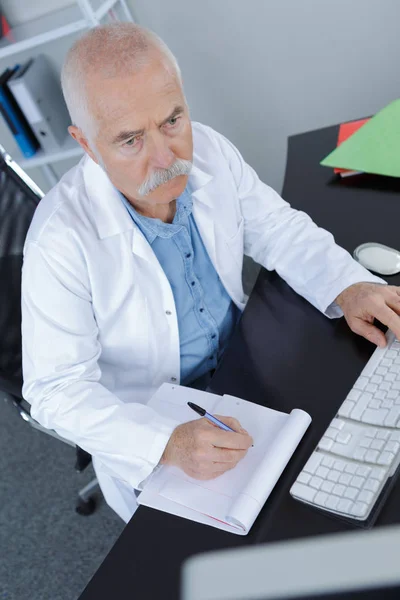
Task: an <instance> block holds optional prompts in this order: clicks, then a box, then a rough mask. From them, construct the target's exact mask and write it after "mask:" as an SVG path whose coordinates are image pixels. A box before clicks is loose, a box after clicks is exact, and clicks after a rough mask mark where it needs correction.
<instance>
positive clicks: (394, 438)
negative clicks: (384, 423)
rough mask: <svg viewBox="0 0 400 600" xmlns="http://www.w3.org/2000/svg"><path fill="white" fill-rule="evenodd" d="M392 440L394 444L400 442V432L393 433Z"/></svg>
mask: <svg viewBox="0 0 400 600" xmlns="http://www.w3.org/2000/svg"><path fill="white" fill-rule="evenodd" d="M388 437H389V433H388ZM386 439H387V438H386ZM390 440H391V441H392V442H400V431H392V433H391V434H390Z"/></svg>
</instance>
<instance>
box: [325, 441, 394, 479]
mask: <svg viewBox="0 0 400 600" xmlns="http://www.w3.org/2000/svg"><path fill="white" fill-rule="evenodd" d="M382 443H384V442H382ZM328 473H329V469H328V468H327V467H318V469H317V470H316V472H315V475H316V476H317V477H322V479H326V476H327V475H328Z"/></svg>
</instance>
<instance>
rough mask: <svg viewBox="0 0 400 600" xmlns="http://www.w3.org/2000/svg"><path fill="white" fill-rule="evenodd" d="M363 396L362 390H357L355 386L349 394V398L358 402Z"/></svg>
mask: <svg viewBox="0 0 400 600" xmlns="http://www.w3.org/2000/svg"><path fill="white" fill-rule="evenodd" d="M360 396H361V391H360V390H355V389H354V388H353V389H352V390H351V391H350V392H349V393H348V394H347V400H353V402H357V400H358V399H359V397H360Z"/></svg>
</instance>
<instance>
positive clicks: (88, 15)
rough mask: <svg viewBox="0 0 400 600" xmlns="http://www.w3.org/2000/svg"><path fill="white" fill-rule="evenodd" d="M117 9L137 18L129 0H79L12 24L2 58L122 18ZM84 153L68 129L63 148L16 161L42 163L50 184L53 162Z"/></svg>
mask: <svg viewBox="0 0 400 600" xmlns="http://www.w3.org/2000/svg"><path fill="white" fill-rule="evenodd" d="M117 9H119V11H120V12H121V14H122V17H123V19H122V20H126V21H133V18H132V15H131V13H130V11H129V8H128V6H127V4H126V1H125V0H98V1H97V6H96V2H95V0H75V4H73V5H71V6H67V7H65V8H63V9H60V10H56V11H52V12H51V13H49V14H47V15H44V16H42V17H40V18H39V19H35V20H34V21H30V22H28V23H23V24H21V25H18V26H17V27H14V28H12V29H11V30H10V33H9V34H8V36H7V38H3V39H1V40H0V60H1V59H2V58H5V57H7V56H13V55H14V54H18V53H19V52H23V51H25V50H29V49H31V48H36V47H38V46H40V45H41V44H45V43H47V42H51V41H54V40H57V39H59V38H62V37H65V36H68V35H71V34H73V33H77V32H79V31H84V30H86V29H90V28H91V27H96V25H100V24H101V23H102V21H103V19H104V18H106V17H107V15H108V16H109V17H110V18H111V19H113V20H118V18H117V16H116V11H117ZM82 154H83V150H82V149H81V147H80V146H79V144H77V143H76V142H75V141H74V140H73V139H72V138H71V137H70V136H69V134H68V133H66V137H65V142H64V144H63V145H62V147H61V148H60V149H59V150H57V151H54V152H51V153H48V152H44V151H43V150H39V151H38V152H36V154H35V155H34V156H32V157H31V158H27V159H25V158H23V159H21V160H17V161H16V162H18V163H19V165H20V166H21V167H22V168H23V169H31V168H34V167H41V169H42V171H43V173H44V175H45V176H46V179H47V180H48V182H49V183H50V185H54V184H55V183H57V181H58V178H57V176H56V174H55V172H54V170H53V169H52V167H51V164H52V163H55V162H57V161H60V160H65V159H67V158H73V157H75V156H76V157H78V156H80V155H82Z"/></svg>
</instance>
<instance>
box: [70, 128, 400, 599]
mask: <svg viewBox="0 0 400 600" xmlns="http://www.w3.org/2000/svg"><path fill="white" fill-rule="evenodd" d="M337 133H338V128H337V127H329V128H326V129H322V130H319V131H314V132H310V133H306V134H302V135H297V136H293V137H291V138H290V140H289V150H288V164H287V170H286V180H285V186H284V192H283V197H284V198H285V199H286V200H288V201H289V202H290V203H291V204H292V206H293V207H294V208H298V209H301V210H304V211H305V212H307V213H308V214H309V215H310V216H311V217H312V218H313V219H314V220H315V221H316V223H317V224H318V225H320V226H322V227H325V228H327V229H329V230H330V231H331V232H332V233H333V234H334V236H335V238H336V241H337V242H338V243H339V244H340V245H342V246H344V247H345V248H346V249H347V250H349V251H353V249H354V248H355V247H356V246H357V245H358V244H361V243H363V242H368V241H378V242H381V243H383V244H386V245H388V246H394V247H399V248H400V235H399V226H398V223H399V220H400V196H399V192H400V181H399V180H397V179H391V178H379V177H374V176H367V175H362V176H357V177H353V178H349V179H345V180H340V179H339V178H337V177H334V176H333V174H332V171H331V170H330V169H328V168H326V167H321V166H320V165H319V161H320V160H321V159H322V158H323V157H324V156H326V154H327V153H328V152H329V151H330V150H331V149H332V148H333V147H334V146H335V144H336V139H337ZM387 281H389V282H390V283H393V284H395V285H399V284H400V276H394V277H391V278H387ZM373 350H374V346H373V345H372V344H370V343H369V342H367V341H366V340H365V339H363V338H361V337H359V336H357V335H355V334H353V333H352V332H351V331H350V330H349V328H348V327H347V325H346V323H345V321H344V319H339V320H337V319H335V320H331V319H328V318H326V317H325V316H324V315H322V314H321V313H320V312H319V311H318V310H316V309H315V308H314V307H313V306H312V305H311V304H309V303H308V302H307V301H306V300H305V299H303V298H302V297H300V296H298V295H297V294H296V293H295V292H294V291H293V290H292V289H291V288H290V287H289V286H288V285H287V284H286V283H285V282H284V281H283V280H282V279H281V278H280V277H279V276H278V275H277V274H276V273H275V272H273V273H268V272H267V271H266V270H265V269H263V270H262V271H261V273H260V275H259V277H258V280H257V283H256V286H255V288H254V290H253V292H252V294H251V297H250V300H249V302H248V304H247V307H246V309H245V312H244V314H243V317H242V319H241V321H240V323H239V326H238V328H237V331H236V333H235V335H234V337H233V339H232V342H231V344H230V346H229V348H228V349H227V351H226V352H225V355H224V357H223V359H222V361H221V364H220V365H219V367H218V369H217V371H216V373H215V375H214V377H213V379H212V382H211V386H210V389H211V391H214V392H216V393H218V394H225V393H228V394H232V395H236V396H240V397H242V398H245V399H246V400H250V401H252V402H256V403H259V404H262V405H266V406H269V407H271V408H274V409H278V410H282V411H286V412H288V411H290V410H292V409H293V408H302V409H304V410H306V411H307V412H309V413H310V415H311V416H312V419H313V421H312V424H311V425H310V427H309V429H308V431H307V432H306V434H305V436H304V438H303V440H302V441H301V443H300V445H299V447H298V448H297V450H296V452H295V453H294V455H293V457H292V458H291V460H290V462H289V464H288V466H287V467H286V469H285V471H284V473H283V475H282V476H281V478H280V480H279V481H278V483H277V485H276V486H275V488H274V490H273V492H272V494H271V495H270V497H269V498H268V500H267V502H266V504H265V506H264V507H263V509H262V511H261V513H260V515H259V516H258V518H257V519H256V521H255V523H254V525H253V527H252V529H251V531H250V533H249V534H248V535H247V536H243V537H242V536H238V535H234V534H232V533H227V532H225V531H221V530H218V529H215V528H212V527H208V526H205V525H201V524H199V523H194V522H192V521H189V520H185V519H181V518H179V517H175V516H172V515H169V514H165V513H162V512H159V511H156V510H152V509H149V508H144V507H141V508H139V510H138V512H137V513H136V514H135V515H134V517H133V518H132V520H131V521H130V522H129V523H128V525H127V526H126V528H125V529H124V531H123V533H122V535H121V536H120V538H119V539H118V541H117V543H116V544H115V546H114V547H113V549H112V550H111V552H110V553H109V555H108V556H107V557H106V559H105V561H104V562H103V564H102V566H101V567H100V569H99V571H98V572H97V573H96V574H95V576H94V578H93V579H92V581H91V582H90V584H89V585H88V586H87V588H86V590H85V591H84V593H83V594H82V596H81V599H80V600H92V599H93V600H94V599H96V600H101V599H103V598H104V599H105V598H107V599H108V598H110V597H112V598H113V599H115V600H128V599H129V600H131V599H132V598H140V599H141V600H145V599H149V600H158V599H168V600H175V599H177V598H179V587H180V569H181V566H182V563H183V561H184V560H185V559H186V558H188V557H189V556H191V555H193V554H197V553H199V552H203V551H207V550H217V549H222V548H228V547H233V546H238V545H246V544H258V543H263V542H271V541H274V540H282V539H291V538H297V537H303V536H313V535H319V534H322V533H330V532H332V533H333V532H338V531H344V530H348V529H351V528H353V527H354V526H353V525H349V524H348V523H345V522H344V521H342V520H340V519H337V518H334V517H330V516H328V515H327V514H324V513H322V512H319V511H317V510H315V509H313V508H311V507H309V506H307V505H305V504H303V503H301V502H298V501H296V500H294V499H293V498H292V497H291V496H290V495H289V489H290V487H291V485H292V483H293V482H294V480H295V479H296V477H297V475H298V473H299V471H300V470H301V469H302V467H303V465H304V464H305V462H306V461H307V459H308V457H309V455H310V454H311V452H312V451H313V449H314V447H315V446H316V444H317V442H318V440H319V439H320V437H321V436H322V434H323V432H324V431H325V429H326V427H327V425H328V423H329V421H330V420H331V419H332V418H333V416H334V415H335V413H336V411H337V409H338V407H339V406H340V404H341V403H342V402H343V400H344V398H345V396H346V394H347V392H348V391H349V389H350V388H351V387H352V385H353V383H354V381H355V379H356V378H357V376H358V375H359V373H360V371H361V370H362V368H363V366H364V365H365V363H366V362H367V360H368V358H369V357H370V355H371V354H372V352H373ZM399 506H400V486H399V485H396V486H395V488H394V489H393V490H392V492H391V494H390V496H389V498H388V500H387V502H386V503H385V505H384V507H383V509H382V511H381V513H380V515H379V517H378V520H377V523H376V526H379V525H382V524H389V523H396V522H397V523H398V522H400V510H399V508H398V507H399ZM360 598H361V597H360Z"/></svg>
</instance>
